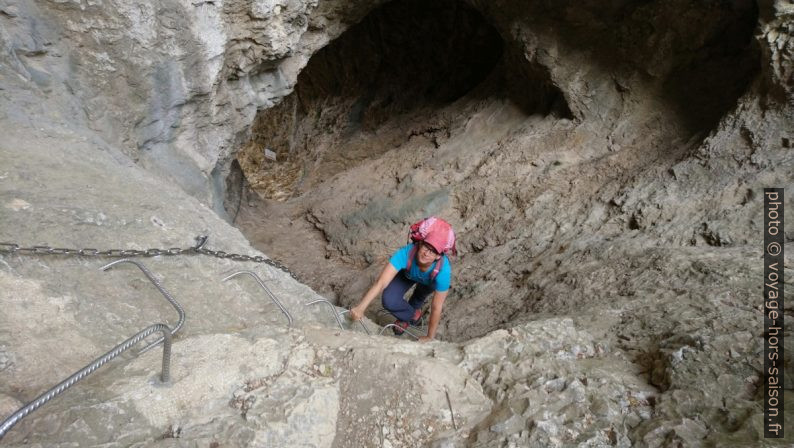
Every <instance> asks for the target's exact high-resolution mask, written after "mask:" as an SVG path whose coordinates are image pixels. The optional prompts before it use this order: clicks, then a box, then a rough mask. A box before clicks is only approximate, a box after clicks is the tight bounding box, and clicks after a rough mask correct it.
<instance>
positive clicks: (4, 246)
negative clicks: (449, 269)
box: [0, 235, 300, 281]
mask: <svg viewBox="0 0 794 448" xmlns="http://www.w3.org/2000/svg"><path fill="white" fill-rule="evenodd" d="M208 239H209V237H207V236H203V235H202V236H198V237H196V241H197V244H196V245H195V246H193V247H188V248H181V247H172V248H170V249H157V248H154V249H146V250H137V249H108V250H98V249H91V248H86V249H70V248H63V247H50V246H33V247H20V246H19V244H15V243H4V242H0V253H3V252H5V253H10V254H18V255H69V256H81V257H115V258H127V257H157V256H160V255H165V256H169V255H183V254H188V255H190V254H199V255H209V256H211V257H216V258H222V259H226V260H232V261H253V262H255V263H264V264H266V265H269V266H272V267H274V268H276V269H279V270H281V271H284V272H286V273H287V274H289V275H290V276H291V277H292V278H294V279H295V280H298V276H297V275H295V273H294V272H292V271H290V270H289V268H287V267H286V266H284V265H283V264H281V263H280V262H278V261H276V260H271V259H269V258H265V257H263V256H261V255H257V256H251V255H241V254H229V253H226V252H224V251H222V250H211V249H206V248H204V244H206V243H207V240H208ZM298 281H300V280H298Z"/></svg>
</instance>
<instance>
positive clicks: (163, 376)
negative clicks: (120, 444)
mask: <svg viewBox="0 0 794 448" xmlns="http://www.w3.org/2000/svg"><path fill="white" fill-rule="evenodd" d="M118 263H132V264H134V265H136V266H138V268H140V270H141V271H143V273H144V274H146V277H147V278H148V279H149V280H150V281H151V282H152V283H153V284H154V286H156V287H157V289H158V290H159V291H160V292H161V293H162V294H163V295H164V296H165V298H166V299H168V301H169V302H170V303H171V305H172V306H173V307H174V308H175V309H176V310H177V312H178V313H179V322H178V323H177V325H176V327H174V329H173V330H172V329H171V328H170V327H169V326H168V325H165V324H154V325H150V326H148V327H146V328H144V329H143V330H141V331H139V332H138V333H136V334H135V335H133V336H132V337H130V338H129V339H127V340H126V341H124V342H122V343H121V344H119V345H117V346H115V347H113V349H112V350H110V351H109V352H107V353H105V354H104V355H102V356H100V357H99V358H97V359H95V360H94V361H93V362H91V363H90V364H88V365H87V366H85V367H83V368H82V369H80V370H78V371H77V372H75V373H74V374H72V375H71V376H70V377H69V378H66V379H65V380H63V381H61V382H60V383H58V384H57V385H55V386H54V387H52V388H51V389H49V390H48V391H46V392H44V393H43V394H41V395H39V396H38V397H37V398H36V399H35V400H33V401H31V402H30V403H28V404H26V405H25V406H23V407H22V408H20V409H19V410H17V411H16V412H14V413H13V414H11V416H10V417H8V418H7V419H5V420H3V422H2V423H1V424H0V439H2V437H3V436H4V435H5V434H6V433H7V432H8V430H10V429H11V427H12V426H14V425H16V424H17V423H19V421H20V420H22V419H23V418H25V417H26V416H27V415H28V414H30V413H31V412H33V411H35V410H36V409H38V408H40V407H41V406H42V405H44V404H45V403H47V402H48V401H50V400H52V399H53V398H55V397H56V396H58V395H60V394H61V393H62V392H63V391H65V390H66V389H68V388H70V387H72V386H74V385H75V383H77V382H78V381H80V380H82V379H83V378H85V377H86V376H88V375H90V374H91V373H93V372H94V371H95V370H97V369H99V368H100V367H102V366H103V365H105V364H106V363H107V362H108V361H110V360H112V359H113V358H116V357H117V356H119V355H120V354H122V353H124V352H125V351H127V350H129V349H130V348H132V347H133V346H134V345H136V344H137V343H139V342H141V341H142V340H144V339H145V338H146V337H148V336H149V335H151V334H152V333H155V332H158V331H160V332H162V333H163V336H162V337H161V338H160V339H158V340H157V341H155V342H153V343H151V344H149V345H147V346H146V347H144V349H143V350H141V351H140V352H138V353H139V354H140V353H143V352H145V351H146V350H148V349H150V348H152V347H154V346H155V345H157V344H159V343H160V342H162V343H163V367H162V371H161V373H160V380H161V381H162V382H163V383H168V381H169V380H170V363H171V336H172V335H173V334H176V332H177V331H178V330H179V328H181V327H182V324H183V323H184V322H185V311H184V310H183V309H182V307H181V306H180V305H179V303H178V302H177V301H176V300H175V299H174V298H173V297H172V296H171V295H170V294H169V293H168V291H166V290H165V289H164V288H163V287H162V286H161V285H160V284H159V282H158V281H157V280H156V278H155V277H154V275H152V273H151V272H150V271H149V270H148V269H147V268H146V267H145V266H143V265H142V264H140V263H137V262H135V261H132V260H127V259H123V260H118V261H115V262H113V263H110V264H108V265H105V266H103V267H102V270H103V271H104V270H107V269H109V268H111V267H112V266H114V265H116V264H118Z"/></svg>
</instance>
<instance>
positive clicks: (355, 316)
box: [350, 305, 364, 321]
mask: <svg viewBox="0 0 794 448" xmlns="http://www.w3.org/2000/svg"><path fill="white" fill-rule="evenodd" d="M359 306H361V305H359ZM362 317H364V310H362V309H359V307H358V306H354V307H353V308H350V319H351V320H353V321H356V320H359V319H361V318H362Z"/></svg>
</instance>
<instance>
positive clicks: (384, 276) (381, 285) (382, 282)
mask: <svg viewBox="0 0 794 448" xmlns="http://www.w3.org/2000/svg"><path fill="white" fill-rule="evenodd" d="M395 275H397V269H395V268H394V266H392V265H391V263H389V262H388V261H387V262H386V267H384V268H383V271H381V273H380V276H378V279H377V280H376V281H375V283H374V284H373V285H372V286H371V287H370V288H369V291H367V293H366V294H364V297H362V298H361V301H359V302H358V305H356V306H355V307H353V308H351V309H350V318H351V319H353V320H359V319H361V318H362V317H364V311H366V310H367V307H368V306H369V304H370V303H372V301H373V300H374V299H375V297H377V296H378V294H380V293H382V292H383V290H384V289H386V287H387V286H389V283H391V281H392V280H394V276H395Z"/></svg>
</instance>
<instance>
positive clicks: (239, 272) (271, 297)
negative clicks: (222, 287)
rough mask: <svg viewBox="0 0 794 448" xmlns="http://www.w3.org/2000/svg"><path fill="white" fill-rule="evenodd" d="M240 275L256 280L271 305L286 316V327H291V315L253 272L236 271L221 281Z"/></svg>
mask: <svg viewBox="0 0 794 448" xmlns="http://www.w3.org/2000/svg"><path fill="white" fill-rule="evenodd" d="M242 274H246V275H250V276H251V277H253V278H254V280H256V282H257V283H259V286H261V287H262V289H264V290H265V292H266V293H267V294H268V295H269V296H270V300H272V301H273V303H275V304H276V306H278V307H279V308H280V309H281V312H282V313H284V315H285V316H287V327H292V315H291V314H290V313H289V311H287V309H286V308H284V305H282V304H281V302H279V301H278V299H277V298H276V296H275V295H274V294H273V293H272V292H271V291H270V288H268V287H267V286H265V282H263V281H262V279H261V278H259V276H258V275H256V273H255V272H253V271H237V272H235V273H234V274H231V275H229V276H227V277H225V278H224V279H223V280H221V281H222V282H225V281H226V280H229V279H232V278H234V277H237V276H238V275H242Z"/></svg>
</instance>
